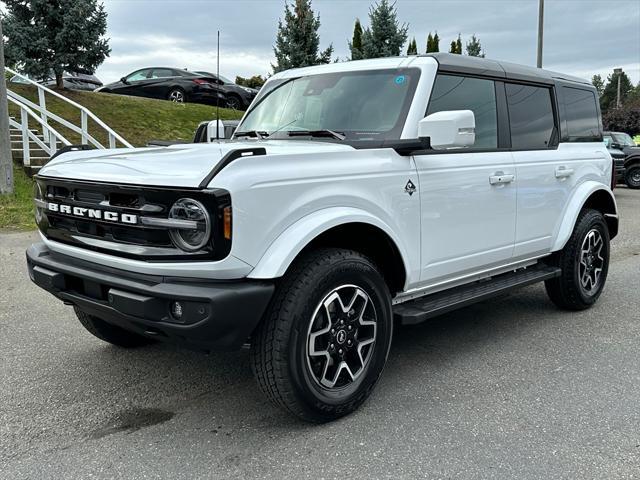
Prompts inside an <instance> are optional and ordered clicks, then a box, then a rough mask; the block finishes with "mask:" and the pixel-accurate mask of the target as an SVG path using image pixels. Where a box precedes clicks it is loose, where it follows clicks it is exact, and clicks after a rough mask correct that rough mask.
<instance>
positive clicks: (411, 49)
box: [407, 37, 418, 55]
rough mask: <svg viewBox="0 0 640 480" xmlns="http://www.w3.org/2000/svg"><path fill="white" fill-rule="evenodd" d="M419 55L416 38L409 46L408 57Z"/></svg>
mask: <svg viewBox="0 0 640 480" xmlns="http://www.w3.org/2000/svg"><path fill="white" fill-rule="evenodd" d="M417 54H418V44H417V43H416V38H415V37H413V40H411V41H410V42H409V46H408V47H407V55H417Z"/></svg>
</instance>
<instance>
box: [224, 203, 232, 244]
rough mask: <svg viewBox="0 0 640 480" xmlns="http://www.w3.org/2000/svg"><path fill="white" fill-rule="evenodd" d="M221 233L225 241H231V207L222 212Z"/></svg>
mask: <svg viewBox="0 0 640 480" xmlns="http://www.w3.org/2000/svg"><path fill="white" fill-rule="evenodd" d="M222 220H223V226H224V229H223V232H224V238H225V239H226V240H231V207H224V210H223V212H222Z"/></svg>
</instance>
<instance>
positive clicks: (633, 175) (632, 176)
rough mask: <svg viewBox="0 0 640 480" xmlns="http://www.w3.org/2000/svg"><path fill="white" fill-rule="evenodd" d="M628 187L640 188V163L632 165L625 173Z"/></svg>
mask: <svg viewBox="0 0 640 480" xmlns="http://www.w3.org/2000/svg"><path fill="white" fill-rule="evenodd" d="M624 182H625V183H626V184H627V187H629V188H633V189H634V190H637V189H639V188H640V164H636V165H631V166H630V167H629V168H627V170H626V171H625V173H624Z"/></svg>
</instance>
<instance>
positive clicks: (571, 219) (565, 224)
mask: <svg viewBox="0 0 640 480" xmlns="http://www.w3.org/2000/svg"><path fill="white" fill-rule="evenodd" d="M584 208H592V209H594V210H598V211H600V212H602V214H603V215H604V216H605V220H606V221H607V226H608V227H609V235H610V238H614V237H615V236H616V235H617V234H618V207H617V205H616V199H615V197H614V196H613V193H612V192H611V190H610V189H609V188H607V187H606V186H604V185H603V184H601V183H597V182H587V183H584V184H582V185H581V186H580V187H578V189H577V190H576V191H575V193H574V194H573V197H572V198H571V200H570V201H569V203H568V206H567V208H566V210H565V213H564V215H563V217H562V218H563V220H562V222H561V223H560V225H559V227H558V230H557V234H556V236H555V242H554V244H553V247H552V249H551V251H553V252H556V251H558V250H562V249H563V248H564V246H565V244H566V243H567V241H568V240H569V237H570V236H571V232H573V229H574V226H575V224H576V221H577V219H578V215H579V214H580V211H581V210H582V209H584Z"/></svg>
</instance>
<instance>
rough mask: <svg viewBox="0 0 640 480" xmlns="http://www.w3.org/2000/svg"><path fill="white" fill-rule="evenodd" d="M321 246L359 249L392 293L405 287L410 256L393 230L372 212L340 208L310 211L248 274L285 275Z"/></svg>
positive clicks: (275, 276) (260, 276)
mask: <svg viewBox="0 0 640 480" xmlns="http://www.w3.org/2000/svg"><path fill="white" fill-rule="evenodd" d="M319 247H338V248H346V249H350V250H355V251H358V252H360V253H362V254H364V255H366V256H367V257H369V258H370V259H371V260H372V261H373V262H374V263H376V264H377V265H378V267H379V268H380V270H381V272H382V274H383V276H384V278H385V281H386V282H387V285H388V286H389V289H390V290H391V292H392V293H395V292H399V291H402V290H403V289H404V288H405V285H406V282H407V276H408V272H409V271H410V270H409V263H408V260H407V259H408V256H407V254H406V251H405V249H404V248H403V246H402V243H401V242H400V240H399V239H398V237H397V236H396V235H395V234H394V232H393V230H392V229H391V228H390V227H389V226H388V225H387V224H386V223H385V222H383V221H382V220H380V219H379V218H377V217H375V216H374V215H372V214H370V213H368V212H365V211H362V210H358V209H353V208H339V207H335V208H329V209H325V210H321V211H318V212H314V213H312V214H309V215H307V216H306V217H304V218H302V219H300V220H298V221H297V222H296V223H294V224H293V225H291V226H290V227H289V228H287V229H286V230H285V231H284V232H283V233H282V234H281V235H280V236H279V237H278V238H277V239H276V240H275V241H274V242H273V243H272V244H271V245H270V246H269V248H268V249H267V251H266V252H265V253H264V254H263V256H262V257H261V259H260V261H259V262H258V264H257V265H256V266H255V268H254V269H253V270H252V271H251V273H250V274H249V275H248V277H249V278H254V279H272V278H279V277H282V276H283V275H284V274H285V273H286V271H287V270H288V268H289V267H290V265H291V264H292V263H293V262H294V260H295V259H296V258H298V257H299V256H300V255H301V254H304V253H305V252H307V251H309V250H311V249H314V248H319Z"/></svg>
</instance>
